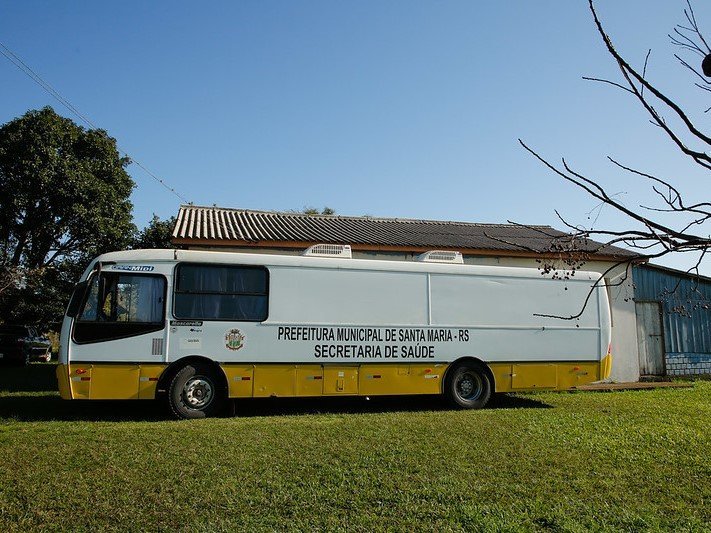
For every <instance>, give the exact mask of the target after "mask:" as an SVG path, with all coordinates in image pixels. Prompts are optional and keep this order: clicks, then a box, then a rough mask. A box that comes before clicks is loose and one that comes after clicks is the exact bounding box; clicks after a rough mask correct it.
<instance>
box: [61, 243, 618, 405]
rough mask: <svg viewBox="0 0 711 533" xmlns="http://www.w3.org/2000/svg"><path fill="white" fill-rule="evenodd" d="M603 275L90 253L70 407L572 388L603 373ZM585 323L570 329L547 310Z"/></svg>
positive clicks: (79, 292) (343, 250) (75, 301)
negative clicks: (94, 402)
mask: <svg viewBox="0 0 711 533" xmlns="http://www.w3.org/2000/svg"><path fill="white" fill-rule="evenodd" d="M598 277H599V275H598V274H594V273H587V272H577V273H576V274H575V276H574V277H573V278H572V279H569V280H567V281H560V280H554V279H551V277H550V276H547V275H541V273H540V272H538V271H537V270H536V269H524V268H507V267H485V266H473V265H465V264H462V260H461V255H459V254H458V253H456V252H430V253H427V254H423V255H422V256H421V257H420V260H419V261H376V260H366V259H352V258H351V257H350V248H349V247H348V246H334V245H317V246H314V247H312V248H310V249H309V250H307V251H306V252H305V253H304V254H303V255H302V256H281V255H267V254H245V253H233V252H202V251H183V250H135V251H125V252H113V253H108V254H105V255H102V256H100V257H98V258H96V259H95V260H94V261H93V262H92V264H91V265H90V266H89V268H87V270H86V272H85V273H84V275H83V277H82V281H81V282H80V283H79V284H78V285H77V287H76V289H75V291H74V294H73V296H72V300H71V302H70V304H69V307H68V309H67V313H66V316H65V318H64V322H63V325H62V333H61V349H60V354H59V365H58V367H57V377H58V381H59V390H60V393H61V396H62V398H65V399H75V400H91V399H140V400H149V399H162V400H163V401H165V402H166V404H167V405H168V407H169V408H170V410H171V411H172V413H173V414H174V415H175V416H177V417H181V418H200V417H205V416H209V415H212V414H215V413H217V412H218V411H219V409H220V408H221V406H222V405H224V403H225V401H226V400H227V399H230V398H256V397H270V396H273V397H295V396H339V395H360V396H375V395H402V394H441V395H444V396H445V397H447V398H448V399H449V400H450V401H451V402H452V403H453V404H454V405H456V406H459V407H464V408H479V407H483V406H484V405H485V404H486V403H487V401H488V400H489V398H490V396H491V394H492V393H493V392H509V391H530V390H541V389H542V390H565V389H570V388H572V387H575V386H578V385H581V384H585V383H589V382H592V381H597V380H600V379H604V378H606V377H608V376H609V373H610V367H611V355H610V309H609V304H608V298H607V292H606V290H605V287H603V286H596V285H595V282H596V280H597V279H598ZM588 296H589V300H588V303H587V305H586V306H585V310H584V312H583V314H582V315H581V316H580V317H579V319H577V320H572V321H567V320H560V319H556V318H550V317H546V316H541V315H561V316H566V315H570V314H574V313H575V312H576V311H577V310H578V309H579V308H580V307H581V305H582V302H583V301H584V300H585V299H586V298H587V297H588Z"/></svg>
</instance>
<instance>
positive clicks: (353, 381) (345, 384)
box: [323, 365, 366, 395]
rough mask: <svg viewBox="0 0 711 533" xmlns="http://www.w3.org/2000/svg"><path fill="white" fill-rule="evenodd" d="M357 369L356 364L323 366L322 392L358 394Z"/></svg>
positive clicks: (325, 393)
mask: <svg viewBox="0 0 711 533" xmlns="http://www.w3.org/2000/svg"><path fill="white" fill-rule="evenodd" d="M360 368H364V369H365V368H366V367H360ZM358 369H359V367H357V366H330V365H329V366H324V367H323V394H324V395H330V394H358Z"/></svg>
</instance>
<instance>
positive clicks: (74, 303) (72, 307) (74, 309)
mask: <svg viewBox="0 0 711 533" xmlns="http://www.w3.org/2000/svg"><path fill="white" fill-rule="evenodd" d="M88 285H89V281H88V280H87V281H82V282H79V283H77V284H76V285H75V286H74V292H73V293H72V298H71V299H70V300H69V306H68V307H67V316H69V317H72V318H75V317H76V316H77V314H78V313H79V307H80V306H81V304H82V302H83V301H84V294H85V293H86V288H87V286H88Z"/></svg>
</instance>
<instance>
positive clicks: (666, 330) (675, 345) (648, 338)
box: [632, 264, 711, 376]
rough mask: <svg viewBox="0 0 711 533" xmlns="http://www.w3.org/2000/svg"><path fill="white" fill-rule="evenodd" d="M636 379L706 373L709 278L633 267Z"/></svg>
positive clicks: (709, 370)
mask: <svg viewBox="0 0 711 533" xmlns="http://www.w3.org/2000/svg"><path fill="white" fill-rule="evenodd" d="M632 277H633V279H634V300H635V307H636V311H637V337H638V339H639V364H640V374H642V375H643V376H664V375H666V376H694V375H699V374H711V278H707V277H703V276H693V275H690V274H689V273H687V272H681V271H678V270H674V269H671V268H666V267H662V266H657V265H650V264H645V265H638V266H635V267H633V270H632Z"/></svg>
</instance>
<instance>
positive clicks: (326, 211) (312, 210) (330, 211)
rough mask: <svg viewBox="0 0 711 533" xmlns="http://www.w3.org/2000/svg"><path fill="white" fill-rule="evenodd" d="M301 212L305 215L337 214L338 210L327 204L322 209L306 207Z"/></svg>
mask: <svg viewBox="0 0 711 533" xmlns="http://www.w3.org/2000/svg"><path fill="white" fill-rule="evenodd" d="M301 213H303V214H304V215H335V214H336V210H335V209H332V208H330V207H328V206H325V207H324V208H323V209H322V210H321V211H319V210H318V207H304V208H303V209H302V210H301Z"/></svg>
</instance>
